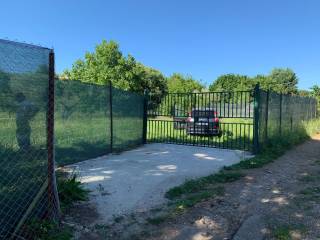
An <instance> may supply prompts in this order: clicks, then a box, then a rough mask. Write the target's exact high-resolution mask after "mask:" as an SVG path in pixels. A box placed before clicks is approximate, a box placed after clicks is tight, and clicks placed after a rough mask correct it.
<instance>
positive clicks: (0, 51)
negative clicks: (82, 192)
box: [0, 40, 145, 239]
mask: <svg viewBox="0 0 320 240" xmlns="http://www.w3.org/2000/svg"><path fill="white" fill-rule="evenodd" d="M144 109H145V98H144V96H143V95H138V94H135V93H131V92H127V91H123V90H120V89H116V88H113V87H112V86H111V84H110V85H103V86H102V85H94V84H88V83H82V82H80V81H71V80H67V81H61V80H57V79H56V80H55V79H54V54H53V51H52V50H51V49H47V48H42V47H37V46H32V45H28V44H21V43H15V42H11V41H6V40H0V135H1V138H0V176H1V178H0V239H10V238H12V239H41V237H40V238H39V232H41V231H43V229H40V228H42V227H44V228H46V227H47V225H46V223H47V222H58V220H59V199H58V191H57V186H56V176H55V161H56V166H64V165H67V164H71V163H75V162H79V161H83V160H86V159H90V158H95V157H98V156H101V155H105V154H107V153H111V152H118V151H123V150H126V149H130V148H132V147H135V146H137V145H140V144H142V143H143V142H144V131H145V130H144V129H145V126H144V122H145V121H144V116H145V113H144Z"/></svg>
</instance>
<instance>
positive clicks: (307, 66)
mask: <svg viewBox="0 0 320 240" xmlns="http://www.w3.org/2000/svg"><path fill="white" fill-rule="evenodd" d="M1 9H2V11H1V15H0V38H2V39H10V40H18V41H25V42H28V43H35V44H40V45H42V46H45V47H53V48H54V50H55V54H56V72H57V73H61V72H62V71H63V70H64V69H66V68H71V66H72V64H73V62H74V61H75V60H77V59H79V58H83V57H84V54H85V52H87V51H93V50H94V48H95V46H96V45H97V44H99V43H100V42H101V41H102V40H103V39H106V40H108V41H109V40H114V41H116V42H118V43H119V45H120V49H121V51H122V52H123V53H124V54H125V55H127V54H131V55H133V56H134V57H135V58H136V60H137V61H139V62H142V63H143V64H145V65H147V66H150V67H153V68H156V69H158V70H160V71H161V72H163V73H164V74H165V75H166V76H169V75H171V74H172V73H174V72H179V73H182V74H186V75H192V76H193V77H194V78H196V79H199V80H202V81H203V82H204V83H206V84H207V85H209V84H210V83H212V82H213V81H214V80H215V79H216V78H217V77H218V76H219V75H221V74H226V73H237V74H246V75H249V76H254V75H256V74H268V73H269V72H270V71H271V70H272V69H273V68H275V67H283V68H285V67H289V68H291V69H293V70H294V71H295V72H296V74H297V76H298V78H299V88H300V89H308V88H310V87H311V86H312V85H314V84H320V15H319V13H320V1H319V0H220V1H218V0H197V1H196V0H193V1H191V0H189V1H188V0H158V1H156V0H153V1H152V0H113V1H110V0H90V1H88V0H64V1H63V0H28V1H23V0H10V1H2V3H1Z"/></svg>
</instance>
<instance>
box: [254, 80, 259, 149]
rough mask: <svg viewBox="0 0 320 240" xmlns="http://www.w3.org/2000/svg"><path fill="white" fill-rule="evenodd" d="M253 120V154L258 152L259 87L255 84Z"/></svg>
mask: <svg viewBox="0 0 320 240" xmlns="http://www.w3.org/2000/svg"><path fill="white" fill-rule="evenodd" d="M253 94H254V119H253V153H254V154H257V153H259V151H260V146H259V110H260V86H259V84H256V86H255V88H254V93H253Z"/></svg>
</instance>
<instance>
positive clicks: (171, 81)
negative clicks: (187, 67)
mask: <svg viewBox="0 0 320 240" xmlns="http://www.w3.org/2000/svg"><path fill="white" fill-rule="evenodd" d="M167 81H168V91H169V92H170V93H191V92H201V91H202V90H203V89H204V88H205V86H204V85H203V84H202V83H201V82H200V81H197V80H195V79H194V78H192V77H191V76H183V75H182V74H180V73H174V74H172V75H171V76H170V77H169V78H168V80H167Z"/></svg>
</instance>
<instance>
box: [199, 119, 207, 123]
mask: <svg viewBox="0 0 320 240" xmlns="http://www.w3.org/2000/svg"><path fill="white" fill-rule="evenodd" d="M199 122H208V118H199Z"/></svg>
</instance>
